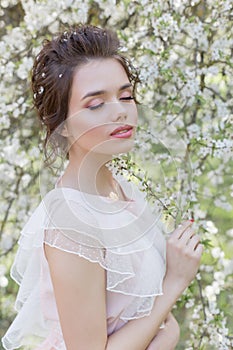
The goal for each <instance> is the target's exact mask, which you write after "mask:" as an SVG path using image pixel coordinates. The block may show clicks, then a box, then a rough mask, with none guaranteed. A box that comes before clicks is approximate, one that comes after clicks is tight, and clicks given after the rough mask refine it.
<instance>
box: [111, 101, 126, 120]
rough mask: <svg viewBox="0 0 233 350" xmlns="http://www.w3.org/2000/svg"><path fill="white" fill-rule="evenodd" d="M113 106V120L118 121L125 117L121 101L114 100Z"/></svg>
mask: <svg viewBox="0 0 233 350" xmlns="http://www.w3.org/2000/svg"><path fill="white" fill-rule="evenodd" d="M113 107H114V110H113V111H112V112H113V119H114V121H117V122H118V121H121V120H125V119H127V111H126V109H125V108H124V106H123V105H122V103H120V102H119V101H118V102H114V103H113Z"/></svg>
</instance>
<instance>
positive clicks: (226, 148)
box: [0, 0, 233, 350]
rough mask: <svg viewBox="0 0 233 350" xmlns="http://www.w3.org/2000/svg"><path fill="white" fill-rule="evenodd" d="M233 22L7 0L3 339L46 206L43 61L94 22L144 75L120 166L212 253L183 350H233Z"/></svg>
mask: <svg viewBox="0 0 233 350" xmlns="http://www.w3.org/2000/svg"><path fill="white" fill-rule="evenodd" d="M232 17H233V5H232V1H231V0H225V1H224V0H192V1H191V0H183V1H180V0H177V1H173V0H168V1H162V0H156V1H149V0H142V1H136V0H135V1H134V0H133V1H130V0H123V1H116V0H100V1H94V0H84V1H81V0H53V1H49V0H37V1H36V0H24V1H19V0H2V1H1V4H0V33H1V42H0V62H1V64H0V75H1V79H0V87H1V96H0V126H1V138H0V144H1V153H0V169H1V171H0V181H1V188H0V194H1V202H0V207H1V210H0V216H1V222H0V225H1V228H0V235H1V246H0V256H1V263H0V286H1V291H2V292H1V293H2V294H1V303H2V307H1V321H0V322H1V327H0V328H1V329H2V330H3V332H4V329H6V328H7V326H8V325H9V322H10V320H11V318H12V317H13V314H14V310H13V300H14V297H15V293H16V286H15V284H14V283H13V282H12V281H11V280H10V277H9V269H10V265H11V263H12V259H13V257H14V253H15V245H16V242H17V239H18V237H19V233H20V229H21V228H22V225H23V224H24V223H25V221H26V219H27V217H28V216H29V215H30V214H31V212H32V211H33V209H34V208H35V207H36V206H37V204H38V203H39V200H40V197H39V193H40V191H39V187H40V185H39V184H40V181H39V177H40V175H41V167H42V165H41V164H42V163H41V157H42V147H41V146H38V144H39V145H41V141H40V139H41V137H40V136H41V135H42V136H43V134H42V133H41V132H38V130H39V124H38V122H37V119H36V115H35V111H33V110H32V96H31V92H30V85H29V81H30V79H29V76H30V70H31V67H32V63H33V58H34V57H35V55H36V54H37V52H38V50H39V49H40V47H41V43H42V38H44V37H45V36H46V37H48V38H49V37H51V36H52V35H53V34H54V33H56V32H57V31H58V30H60V29H62V28H63V27H64V26H65V25H67V24H68V25H72V24H74V23H77V22H88V23H90V24H94V25H100V26H108V27H112V28H114V29H116V30H117V32H118V34H119V37H120V39H121V42H122V51H125V54H126V55H127V54H128V55H129V56H130V57H131V58H132V57H133V63H134V65H135V67H138V68H139V69H140V78H141V84H140V85H139V86H138V100H139V102H140V103H141V104H140V105H139V117H140V124H139V126H138V134H137V139H136V143H135V150H134V151H133V152H132V154H129V155H122V156H120V157H119V158H116V159H115V160H114V162H113V164H112V166H113V167H114V169H115V170H116V171H121V172H123V173H125V174H126V175H127V176H129V177H131V178H132V180H133V181H137V183H138V185H139V186H140V188H141V190H142V191H145V192H146V195H147V196H148V200H149V201H150V203H151V206H152V208H156V210H159V211H160V212H162V213H163V217H164V221H165V223H166V227H167V231H168V234H169V231H171V230H172V227H174V226H175V225H176V224H177V223H178V222H180V220H182V219H186V218H194V220H195V225H196V228H197V229H198V230H199V232H200V234H201V236H202V242H203V244H204V245H205V254H204V257H203V261H202V265H201V267H200V271H199V273H198V276H197V279H196V280H195V281H194V282H193V283H192V285H191V286H190V287H189V288H188V289H187V290H186V291H185V293H184V295H183V296H182V298H181V299H180V300H179V301H178V303H177V305H176V307H175V310H174V312H175V314H176V317H177V319H178V321H180V325H181V341H180V344H179V347H178V349H186V350H188V349H196V350H199V349H219V350H220V349H231V348H233V328H232V323H233V317H232V313H233V311H232V310H230V309H229V307H228V305H233V300H232V295H233V287H232V285H233V284H232V282H233V278H232V277H233V260H232V248H233V228H232V221H231V218H232V214H233V208H232V197H233V185H232V170H233V164H232V148H233V133H232V130H233V128H232V120H233V119H232V108H233V93H232V91H233V79H232V77H233V40H232V37H233V27H232ZM41 92H42V93H43V90H41ZM38 93H39V92H38ZM38 135H39V136H38ZM184 320H185V321H184ZM0 335H1V334H0Z"/></svg>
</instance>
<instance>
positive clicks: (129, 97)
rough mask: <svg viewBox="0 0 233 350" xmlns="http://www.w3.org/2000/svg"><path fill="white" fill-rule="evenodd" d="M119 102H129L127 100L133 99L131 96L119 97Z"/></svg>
mask: <svg viewBox="0 0 233 350" xmlns="http://www.w3.org/2000/svg"><path fill="white" fill-rule="evenodd" d="M120 100H123V101H129V100H134V98H133V96H128V97H121V98H120Z"/></svg>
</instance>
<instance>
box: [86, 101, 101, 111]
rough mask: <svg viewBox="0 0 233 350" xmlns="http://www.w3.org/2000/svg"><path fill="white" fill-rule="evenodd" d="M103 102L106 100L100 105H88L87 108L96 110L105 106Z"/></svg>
mask: <svg viewBox="0 0 233 350" xmlns="http://www.w3.org/2000/svg"><path fill="white" fill-rule="evenodd" d="M103 104H104V102H101V103H100V104H98V105H95V106H89V107H87V108H88V109H90V110H92V111H93V110H95V109H97V108H100V107H102V106H103Z"/></svg>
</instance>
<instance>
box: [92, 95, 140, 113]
mask: <svg viewBox="0 0 233 350" xmlns="http://www.w3.org/2000/svg"><path fill="white" fill-rule="evenodd" d="M120 100H121V101H122V100H123V101H129V100H134V97H133V96H129V97H121V98H120ZM103 104H104V103H103V102H102V103H100V104H99V105H97V106H93V107H91V106H90V107H87V108H88V109H90V110H92V111H93V110H95V109H97V108H100V107H102V106H103Z"/></svg>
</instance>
